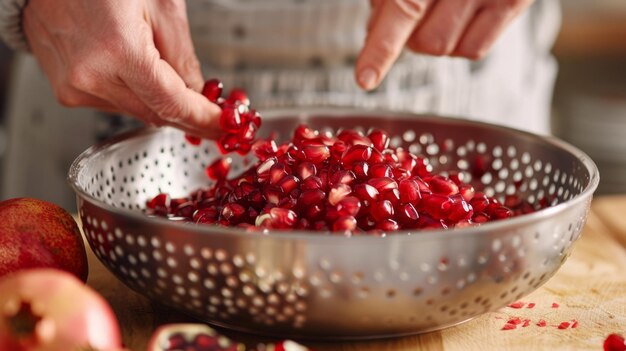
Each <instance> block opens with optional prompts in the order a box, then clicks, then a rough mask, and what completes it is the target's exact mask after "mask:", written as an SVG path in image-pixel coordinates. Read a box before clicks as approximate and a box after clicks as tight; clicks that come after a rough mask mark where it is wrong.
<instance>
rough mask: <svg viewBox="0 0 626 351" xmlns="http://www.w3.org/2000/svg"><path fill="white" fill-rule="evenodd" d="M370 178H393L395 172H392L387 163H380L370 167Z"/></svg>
mask: <svg viewBox="0 0 626 351" xmlns="http://www.w3.org/2000/svg"><path fill="white" fill-rule="evenodd" d="M369 175H370V177H372V178H382V177H388V178H390V177H393V171H392V170H391V166H389V165H388V164H386V163H378V164H375V165H372V167H370V172H369Z"/></svg>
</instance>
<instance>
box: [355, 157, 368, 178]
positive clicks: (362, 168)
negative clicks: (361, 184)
mask: <svg viewBox="0 0 626 351" xmlns="http://www.w3.org/2000/svg"><path fill="white" fill-rule="evenodd" d="M369 169H370V166H369V164H368V163H367V162H365V161H362V162H355V163H354V164H353V165H352V172H354V175H355V176H356V177H357V179H359V180H365V179H367V178H368V177H369V172H370V171H369Z"/></svg>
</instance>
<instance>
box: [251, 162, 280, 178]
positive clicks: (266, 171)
mask: <svg viewBox="0 0 626 351" xmlns="http://www.w3.org/2000/svg"><path fill="white" fill-rule="evenodd" d="M276 162H278V161H277V160H276V157H270V158H268V159H267V160H265V161H263V163H261V164H260V165H259V166H258V167H257V169H256V175H257V177H258V179H259V182H265V181H266V180H267V179H268V178H269V176H270V170H271V169H272V166H273V165H274V164H276Z"/></svg>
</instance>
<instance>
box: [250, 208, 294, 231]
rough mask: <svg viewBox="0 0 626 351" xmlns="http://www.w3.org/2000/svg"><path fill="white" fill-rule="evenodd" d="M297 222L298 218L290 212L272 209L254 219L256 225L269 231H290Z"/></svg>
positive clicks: (282, 209)
mask: <svg viewBox="0 0 626 351" xmlns="http://www.w3.org/2000/svg"><path fill="white" fill-rule="evenodd" d="M297 221H298V216H297V215H296V213H295V212H293V211H292V210H288V209H285V208H280V207H274V208H272V209H270V210H269V212H268V213H265V214H262V215H259V216H258V217H257V218H256V225H257V226H258V227H264V228H270V229H290V228H293V227H294V226H295V224H296V222H297Z"/></svg>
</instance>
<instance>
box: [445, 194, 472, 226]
mask: <svg viewBox="0 0 626 351" xmlns="http://www.w3.org/2000/svg"><path fill="white" fill-rule="evenodd" d="M450 201H451V206H450V213H449V214H448V218H447V219H448V220H450V221H452V222H460V221H463V220H468V219H470V218H472V215H473V214H474V210H473V209H472V206H470V205H469V204H468V203H467V202H465V199H464V198H463V196H461V195H454V196H452V197H451V198H450Z"/></svg>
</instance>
